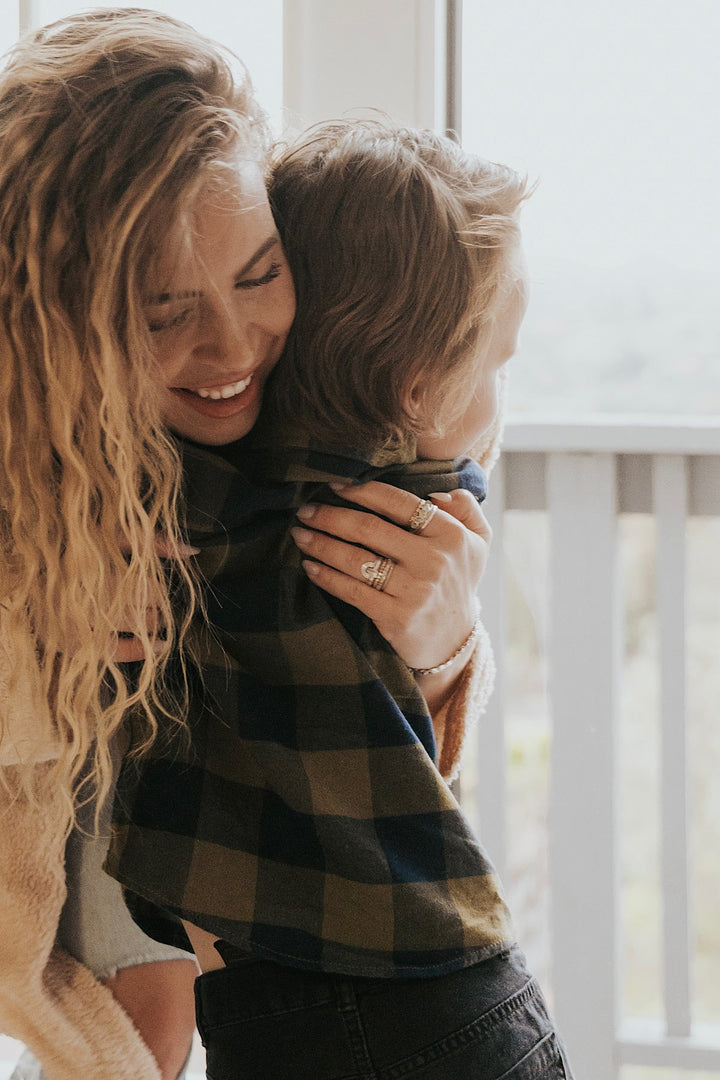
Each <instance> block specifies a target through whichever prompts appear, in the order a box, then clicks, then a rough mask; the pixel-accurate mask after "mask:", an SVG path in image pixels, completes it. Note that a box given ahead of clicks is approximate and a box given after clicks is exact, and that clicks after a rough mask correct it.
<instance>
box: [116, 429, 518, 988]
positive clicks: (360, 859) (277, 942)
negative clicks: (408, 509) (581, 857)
mask: <svg viewBox="0 0 720 1080" xmlns="http://www.w3.org/2000/svg"><path fill="white" fill-rule="evenodd" d="M292 441H293V440H292V439H290V440H288V439H287V438H286V439H285V440H284V445H282V446H281V445H279V443H278V440H277V438H276V436H274V435H273V438H271V439H264V438H263V435H262V432H261V430H260V429H258V430H257V432H256V433H255V434H254V435H253V436H249V437H248V438H247V439H244V440H242V441H241V442H239V443H237V444H234V445H232V446H229V447H223V448H219V449H217V450H213V451H212V452H211V451H209V450H207V449H206V448H200V447H197V446H194V445H192V444H189V443H184V444H182V450H183V459H184V474H185V480H186V496H187V507H188V539H189V541H190V542H191V543H192V544H194V545H195V546H196V547H198V548H200V549H201V551H200V554H199V555H198V556H197V559H198V562H199V564H200V568H201V570H202V572H203V574H204V575H205V577H206V579H207V582H208V588H207V609H208V621H209V624H210V626H211V628H212V632H211V633H208V632H206V631H203V630H201V629H200V627H198V647H199V650H200V674H201V682H200V681H199V682H198V685H197V687H196V691H197V692H195V693H193V694H192V701H191V715H190V730H191V736H192V737H191V742H190V745H189V746H187V747H184V746H183V744H182V743H177V742H176V743H175V744H171V745H167V744H163V741H162V740H158V742H157V743H156V745H155V747H154V748H153V750H152V751H151V752H150V754H149V756H147V757H144V758H143V759H142V760H141V761H140V763H139V764H138V763H137V762H134V761H131V760H129V759H126V761H125V763H124V765H123V768H122V770H121V775H120V780H119V783H118V795H117V798H116V807H115V833H114V839H113V842H112V844H111V849H110V853H109V856H108V863H107V869H108V870H109V872H110V873H111V874H113V876H115V877H116V878H118V879H119V880H120V881H121V882H122V883H123V884H124V885H125V887H126V889H128V890H130V891H131V892H133V893H136V894H139V896H140V897H141V898H145V899H147V900H149V901H151V902H152V904H155V905H158V906H159V907H161V908H163V909H164V910H165V911H168V912H170V913H172V915H173V916H176V917H182V918H184V919H187V920H189V921H190V922H192V923H194V924H196V925H197V926H200V927H202V928H204V929H205V930H208V931H210V932H212V933H215V934H217V935H218V936H219V937H222V938H224V939H225V940H226V941H229V942H231V943H233V944H235V945H237V946H239V947H240V948H243V949H247V950H248V951H251V952H254V953H256V954H259V955H261V956H264V957H266V958H268V959H274V960H276V961H278V962H281V963H287V964H290V965H295V966H299V967H303V968H307V969H317V970H326V971H335V972H341V973H346V974H351V975H362V976H381V977H401V976H431V975H437V974H442V973H445V972H448V971H452V970H455V969H457V968H460V967H463V966H466V965H468V964H471V963H474V962H476V961H478V960H480V959H483V958H485V957H486V956H489V955H492V954H493V953H496V952H498V951H500V950H501V949H502V948H504V947H506V946H507V944H508V942H509V941H510V940H511V939H512V933H511V928H510V921H509V915H508V912H507V909H506V906H505V904H504V902H503V899H502V895H501V891H500V886H499V882H498V880H497V877H496V875H495V874H494V872H493V868H492V866H491V865H490V863H489V861H488V858H487V857H486V855H485V853H484V852H483V850H482V849H481V847H480V845H479V844H478V841H477V839H476V838H475V836H474V835H473V833H472V830H471V829H470V827H469V825H468V823H467V821H466V819H465V818H464V816H463V814H462V812H461V810H460V808H459V806H458V804H457V802H456V800H455V798H454V797H453V795H452V793H451V792H450V790H449V788H448V786H447V785H446V783H445V782H444V781H443V779H442V778H441V776H440V774H439V772H438V770H437V768H436V765H435V763H434V759H435V743H434V737H433V729H432V723H431V719H430V717H429V715H428V711H427V706H426V704H425V701H424V698H423V697H422V695H421V693H420V692H419V690H418V688H417V685H416V683H415V681H414V679H413V677H412V675H411V673H410V672H409V670H408V669H407V667H406V666H405V665H404V664H403V663H402V662H401V661H400V660H399V658H398V657H397V656H396V654H395V653H394V652H393V650H392V649H391V648H390V646H389V645H388V643H387V642H386V641H385V639H384V638H383V637H382V636H381V635H380V634H379V632H378V631H377V629H376V628H375V626H374V625H373V624H372V623H371V622H370V620H369V619H367V618H366V617H365V616H363V615H362V614H361V613H360V612H358V611H357V610H356V609H354V608H351V607H349V606H348V605H346V604H344V603H342V602H341V601H339V600H336V599H335V598H333V597H332V596H329V595H328V594H326V593H324V592H322V590H320V589H318V588H317V587H316V586H315V585H313V583H312V582H311V581H310V580H309V579H308V577H307V576H306V575H305V574H304V572H303V571H302V568H301V567H300V557H301V556H300V554H299V552H298V550H297V548H296V546H295V544H294V543H293V542H292V539H291V538H290V536H289V533H288V530H289V528H290V526H291V525H292V524H293V523H294V520H295V511H296V509H297V507H298V506H300V505H301V504H302V503H304V502H307V501H310V500H312V501H323V502H335V503H337V502H339V501H341V500H339V499H338V498H337V497H336V496H335V495H334V493H333V492H332V490H331V489H329V488H328V487H327V483H328V482H329V481H331V480H334V479H342V478H353V479H357V480H366V479H378V478H382V479H385V480H387V481H388V482H390V483H393V484H396V485H399V486H401V487H403V488H406V489H409V490H411V491H413V492H415V493H416V494H419V495H426V494H428V493H429V492H431V491H442V490H445V491H449V490H452V489H454V488H456V487H458V486H463V487H467V488H468V489H469V490H470V491H472V492H473V494H475V496H476V497H477V498H478V499H482V498H484V496H485V477H484V473H483V472H482V470H481V469H480V468H479V467H478V466H477V465H476V464H475V463H474V462H472V461H471V460H470V459H467V458H465V459H458V460H457V461H455V462H445V463H438V462H433V463H428V462H417V461H413V460H411V458H412V454H411V453H408V452H407V451H406V452H405V453H402V452H399V453H396V454H394V455H385V456H384V457H383V456H376V457H375V459H374V460H373V461H371V462H368V461H362V460H358V459H357V458H351V457H349V456H343V455H339V454H328V453H325V452H321V451H318V450H316V449H313V448H312V447H308V446H303V445H302V442H301V441H300V440H299V439H296V440H295V441H296V445H294V446H293V445H292ZM430 466H432V471H429V467H430Z"/></svg>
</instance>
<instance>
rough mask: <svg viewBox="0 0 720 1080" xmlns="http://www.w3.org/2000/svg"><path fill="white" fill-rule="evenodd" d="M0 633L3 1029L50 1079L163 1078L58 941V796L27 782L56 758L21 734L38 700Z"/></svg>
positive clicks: (61, 828)
mask: <svg viewBox="0 0 720 1080" xmlns="http://www.w3.org/2000/svg"><path fill="white" fill-rule="evenodd" d="M1 631H2V619H0V733H1V737H0V762H3V764H2V765H0V768H1V769H2V775H0V1031H1V1032H3V1033H4V1034H7V1035H10V1036H12V1037H13V1038H15V1039H18V1040H19V1041H20V1042H22V1043H24V1044H25V1046H27V1047H28V1049H29V1050H30V1051H32V1053H33V1054H34V1056H35V1057H36V1058H37V1059H38V1060H39V1061H40V1062H41V1063H42V1065H43V1069H44V1071H45V1075H46V1076H47V1078H48V1080H77V1078H78V1077H79V1076H87V1077H92V1078H93V1080H160V1072H159V1070H158V1067H157V1065H156V1063H155V1059H154V1058H153V1056H152V1054H151V1053H150V1050H149V1049H148V1047H147V1046H146V1045H145V1043H144V1042H143V1040H142V1039H141V1037H140V1035H139V1033H138V1031H137V1030H136V1029H135V1027H134V1025H133V1023H132V1021H131V1020H130V1018H129V1017H128V1015H127V1014H126V1013H125V1011H124V1010H123V1009H122V1008H121V1007H120V1005H119V1004H118V1003H117V1002H116V1000H115V998H114V997H113V995H112V993H111V992H110V991H109V990H108V989H107V987H105V986H103V985H102V983H100V982H98V980H97V979H96V978H95V977H94V975H93V974H92V973H91V972H90V971H89V970H88V969H87V968H86V967H84V966H83V965H82V964H80V963H79V962H78V961H77V960H75V959H74V958H73V957H72V956H70V955H69V954H68V953H67V952H65V951H64V950H63V949H61V948H59V947H58V946H57V945H56V944H55V936H56V932H57V926H58V920H59V918H60V912H61V910H62V906H63V903H64V900H65V836H66V830H65V814H64V803H63V799H62V797H61V795H60V793H59V792H57V791H56V792H54V793H52V794H49V793H47V790H46V789H47V785H43V786H42V791H43V794H42V795H41V796H40V795H39V796H38V797H37V798H32V796H31V794H30V793H29V792H28V790H27V781H28V779H30V780H31V781H32V783H34V782H35V781H38V780H41V779H42V778H43V773H44V772H45V771H46V770H47V769H48V768H50V765H49V764H48V763H47V762H42V761H41V760H39V759H40V758H42V757H43V756H45V757H47V758H50V757H53V756H54V753H53V750H54V747H53V746H52V745H51V744H46V745H45V746H44V750H43V747H42V746H39V745H38V743H37V740H36V739H32V738H29V737H28V734H27V733H28V731H32V725H33V723H37V716H36V714H35V710H36V709H37V708H38V703H37V702H34V701H33V700H32V697H31V695H30V694H29V693H27V694H24V693H23V689H22V681H20V682H18V680H17V679H15V680H12V679H11V673H12V665H13V663H14V662H15V659H16V657H15V654H14V651H13V647H12V642H11V641H10V640H9V638H8V636H7V634H6V635H4V636H3V635H2V632H1ZM16 671H17V669H16ZM13 683H14V685H13V690H12V694H10V690H9V688H10V686H11V684H13ZM38 726H41V725H38ZM47 727H48V728H49V725H47ZM30 747H31V748H32V751H33V759H34V760H35V761H36V764H34V765H33V766H32V767H31V768H32V773H33V775H32V776H31V777H30V778H28V777H27V776H26V777H25V779H26V783H25V784H23V783H21V782H20V771H19V769H18V767H17V765H16V764H13V762H17V761H18V760H19V759H20V758H21V757H22V756H23V754H24V755H25V756H27V751H28V748H30ZM38 790H39V786H38Z"/></svg>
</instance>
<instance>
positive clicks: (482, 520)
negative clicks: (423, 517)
mask: <svg viewBox="0 0 720 1080" xmlns="http://www.w3.org/2000/svg"><path fill="white" fill-rule="evenodd" d="M428 499H432V501H433V502H434V503H435V504H436V505H437V506H439V507H440V508H441V509H442V510H444V511H445V513H446V514H450V515H451V517H454V518H455V520H456V521H459V522H460V523H461V525H464V526H465V527H466V528H467V529H470V531H471V532H474V533H476V534H477V535H478V536H479V537H481V539H483V540H484V541H485V543H486V544H489V543H490V541H491V540H492V529H491V528H490V525H489V524H488V520H487V518H486V517H485V514H484V513H483V511H482V507H481V506H480V503H479V502H478V501H477V499H476V498H475V496H474V495H472V494H471V492H469V491H466V490H465V489H464V488H457V489H456V490H455V491H439V492H433V494H432V495H428Z"/></svg>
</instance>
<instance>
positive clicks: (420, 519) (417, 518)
mask: <svg viewBox="0 0 720 1080" xmlns="http://www.w3.org/2000/svg"><path fill="white" fill-rule="evenodd" d="M436 513H437V506H436V505H435V503H433V502H430V500H429V499H421V500H420V502H419V503H418V504H417V506H416V507H415V510H414V511H413V515H412V517H411V518H410V520H409V521H408V523H407V528H408V529H409V530H410V532H413V533H421V532H422V531H423V529H424V528H425V527H426V526H427V525H429V524H430V522H431V521H432V519H433V518H434V517H435V515H436Z"/></svg>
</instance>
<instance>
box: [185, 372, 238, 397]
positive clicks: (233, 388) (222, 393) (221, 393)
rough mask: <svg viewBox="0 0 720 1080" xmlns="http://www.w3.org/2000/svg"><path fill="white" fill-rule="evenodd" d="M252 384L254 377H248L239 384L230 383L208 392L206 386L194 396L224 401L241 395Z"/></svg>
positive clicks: (199, 388) (195, 391) (201, 387)
mask: <svg viewBox="0 0 720 1080" xmlns="http://www.w3.org/2000/svg"><path fill="white" fill-rule="evenodd" d="M251 382H252V375H248V377H247V379H240V380H239V381H238V382H234V383H228V384H227V386H216V387H215V388H214V389H213V390H208V389H206V388H205V387H204V386H200V387H198V389H197V390H193V393H194V394H198V395H199V396H200V397H201V398H211V399H212V401H222V400H224V399H225V398H231V397H235V395H236V394H241V393H242V392H243V390H246V389H247V388H248V386H249V385H250V383H251Z"/></svg>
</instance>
